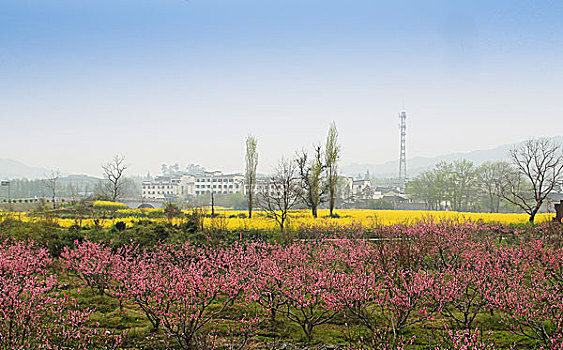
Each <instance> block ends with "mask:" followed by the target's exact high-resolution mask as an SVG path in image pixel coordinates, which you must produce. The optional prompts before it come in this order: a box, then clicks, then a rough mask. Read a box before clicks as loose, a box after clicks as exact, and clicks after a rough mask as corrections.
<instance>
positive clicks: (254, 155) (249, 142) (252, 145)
mask: <svg viewBox="0 0 563 350" xmlns="http://www.w3.org/2000/svg"><path fill="white" fill-rule="evenodd" d="M257 145H258V141H257V140H256V138H255V137H254V136H252V135H248V137H247V138H246V157H245V158H246V179H245V180H246V194H247V196H248V217H249V218H252V205H253V201H254V188H255V187H256V168H257V166H258V151H257Z"/></svg>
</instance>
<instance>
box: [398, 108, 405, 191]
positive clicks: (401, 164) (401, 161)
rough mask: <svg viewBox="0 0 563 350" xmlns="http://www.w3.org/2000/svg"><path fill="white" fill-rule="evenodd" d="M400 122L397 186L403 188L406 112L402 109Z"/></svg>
mask: <svg viewBox="0 0 563 350" xmlns="http://www.w3.org/2000/svg"><path fill="white" fill-rule="evenodd" d="M399 118H400V119H401V124H400V125H399V128H400V129H401V152H400V156H399V186H400V187H401V189H403V190H404V188H405V182H406V178H407V113H406V112H405V111H402V112H401V113H400V114H399Z"/></svg>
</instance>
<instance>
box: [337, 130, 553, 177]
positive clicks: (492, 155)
mask: <svg viewBox="0 0 563 350" xmlns="http://www.w3.org/2000/svg"><path fill="white" fill-rule="evenodd" d="M552 139H553V141H554V142H557V143H560V144H563V136H557V137H553V138H552ZM516 144H517V143H514V144H509V145H502V146H499V147H496V148H492V149H488V150H479V151H472V152H467V153H450V154H445V155H441V156H436V157H415V158H410V159H407V175H408V176H409V177H414V176H416V175H418V174H419V173H421V172H422V171H425V170H428V169H431V168H433V167H434V165H435V164H437V163H439V162H441V161H445V162H453V161H454V160H457V159H467V160H469V161H472V162H473V163H474V164H475V165H477V166H479V165H481V164H483V163H484V162H486V161H501V160H505V161H509V158H508V151H509V150H510V149H511V148H512V147H514V146H515V145H516ZM341 169H342V174H344V175H345V176H357V175H358V174H360V175H362V176H363V175H364V174H365V173H366V170H369V172H370V175H371V176H375V177H380V178H385V177H396V176H397V174H398V172H399V161H398V160H396V161H390V162H386V163H382V164H369V163H363V164H351V165H346V166H342V167H341Z"/></svg>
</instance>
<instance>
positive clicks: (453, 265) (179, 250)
mask: <svg viewBox="0 0 563 350" xmlns="http://www.w3.org/2000/svg"><path fill="white" fill-rule="evenodd" d="M537 231H538V232H540V231H541V232H550V235H549V236H539V235H538V234H536V235H530V234H526V235H523V234H521V233H520V232H518V230H514V229H510V230H509V229H507V228H506V227H502V226H490V225H485V224H473V223H463V224H459V223H458V224H447V223H421V224H418V225H414V226H389V227H386V228H383V229H382V231H381V234H380V236H379V238H378V239H376V240H365V239H361V238H360V237H348V238H342V237H335V238H333V239H328V238H326V237H327V234H326V233H325V234H324V237H325V238H323V239H318V240H313V239H307V240H305V239H304V240H296V241H293V242H290V243H266V242H240V243H236V244H233V245H230V246H219V247H217V246H205V245H203V246H195V245H193V244H188V243H185V244H175V245H161V246H158V247H154V248H150V249H149V248H144V249H141V248H139V247H137V246H135V245H134V244H131V245H126V246H123V247H120V248H117V249H115V248H114V249H112V248H109V247H107V246H105V245H103V244H99V243H93V242H89V241H84V242H77V243H76V245H75V247H73V248H71V249H65V251H64V252H63V253H62V254H61V257H60V258H59V260H60V261H59V262H58V263H57V264H56V265H60V266H61V268H62V269H63V271H65V272H66V273H67V274H69V275H70V276H73V278H74V280H75V281H76V283H80V284H83V286H82V287H81V288H89V289H91V290H92V291H95V293H98V294H100V295H106V296H108V297H111V298H115V299H116V300H118V302H119V305H120V308H121V309H122V310H124V311H127V310H128V309H133V308H134V309H135V310H141V311H142V313H143V315H144V317H145V318H146V320H147V321H148V322H149V323H150V324H151V326H152V329H153V331H154V332H155V334H163V335H165V336H166V337H167V338H168V339H169V340H170V342H171V343H170V344H171V346H176V347H180V348H186V349H187V348H194V347H198V346H200V345H201V344H205V343H209V341H210V339H211V338H213V337H215V338H214V339H216V338H217V337H222V338H228V339H229V341H230V343H229V344H231V345H230V346H232V347H235V346H236V347H242V346H244V344H246V343H247V341H249V340H250V341H255V340H254V339H257V337H256V336H257V335H260V334H264V332H265V329H267V328H268V327H270V326H273V325H276V324H279V323H280V322H286V323H292V324H295V325H298V327H299V328H300V329H301V332H302V335H303V339H304V340H305V341H306V342H308V343H310V342H315V341H316V339H317V338H318V336H319V334H320V331H319V329H320V328H321V327H322V326H323V325H326V324H330V323H335V322H344V324H345V326H346V327H347V329H349V331H348V332H347V334H346V337H345V338H346V344H347V345H346V346H347V347H349V348H389V347H395V348H401V347H404V346H406V347H409V346H417V345H421V344H425V345H432V346H435V347H442V348H459V349H462V348H464V349H467V348H492V347H493V346H494V344H491V343H493V342H494V341H493V340H490V339H486V336H485V337H483V333H487V334H488V331H492V332H493V334H492V335H491V334H489V336H491V337H492V338H494V332H497V331H510V332H511V333H512V334H513V335H514V339H516V340H517V341H519V342H524V343H526V344H531V345H532V346H536V347H545V348H561V346H562V344H563V328H562V326H563V248H561V246H560V245H559V239H558V238H559V236H558V235H560V229H558V228H553V227H552V228H548V227H547V226H545V228H539V229H538V230H537ZM536 233H537V232H536ZM53 263H54V261H53V259H52V258H51V257H49V256H48V254H47V252H46V250H45V249H42V248H40V247H37V246H36V245H34V244H32V243H17V242H8V241H6V242H5V243H4V245H3V247H2V248H1V249H0V273H1V275H0V298H2V299H1V300H0V307H1V310H0V312H1V313H2V318H1V321H0V322H1V323H0V347H1V348H18V347H19V348H22V349H23V348H30V347H39V346H38V344H40V345H41V346H43V347H46V348H57V347H64V346H67V347H69V346H70V347H73V348H80V347H82V348H89V347H96V348H101V347H110V346H119V342H120V341H121V340H122V339H123V338H124V337H126V335H115V334H114V333H115V332H114V331H113V330H112V331H109V330H105V329H102V328H97V327H92V325H91V322H90V323H89V322H88V318H89V316H90V315H91V314H92V312H94V311H95V310H94V308H86V307H84V305H79V304H78V301H77V300H75V299H73V298H71V297H70V296H69V293H68V292H67V291H66V290H65V289H64V287H65V286H62V285H61V283H60V281H58V280H57V274H56V273H54V272H53V271H54V270H53V267H52V265H53ZM78 281H79V282H78ZM233 309H236V310H243V311H242V312H238V313H233V312H232V310H233ZM484 317H489V318H492V319H494V320H495V322H497V323H498V325H496V326H494V327H488V328H487V327H485V328H484V327H483V323H482V322H481V321H480V320H482V319H483V318H484ZM218 320H221V321H222V322H223V325H226V326H224V327H223V328H222V330H221V332H222V333H221V334H218V333H214V332H216V327H215V325H216V324H217V322H218ZM225 327H226V329H225ZM417 327H418V329H422V328H424V329H429V328H434V329H441V330H443V332H442V333H443V334H444V337H443V339H442V340H441V341H440V342H439V343H438V342H437V343H436V344H429V341H428V340H423V339H419V338H417V337H416V335H413V334H415V333H416V332H413V330H414V329H416V328H417ZM496 345H497V347H498V346H499V344H496ZM505 345H506V344H503V345H502V346H505Z"/></svg>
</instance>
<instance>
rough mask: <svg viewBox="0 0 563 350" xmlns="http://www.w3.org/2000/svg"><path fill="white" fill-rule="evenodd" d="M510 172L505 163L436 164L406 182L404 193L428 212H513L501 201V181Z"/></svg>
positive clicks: (460, 162) (462, 160) (509, 204)
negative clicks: (420, 203) (421, 204)
mask: <svg viewBox="0 0 563 350" xmlns="http://www.w3.org/2000/svg"><path fill="white" fill-rule="evenodd" d="M510 169H511V165H510V164H509V163H507V162H485V163H483V164H482V165H481V166H475V164H473V162H471V161H468V160H465V159H460V160H456V161H453V162H451V163H448V162H440V163H438V164H436V165H435V166H434V168H433V169H431V170H427V171H424V172H422V173H421V174H419V175H418V176H417V177H415V178H414V179H412V180H411V181H409V182H408V184H407V188H406V191H407V193H408V194H409V195H410V196H411V198H412V199H414V200H418V201H423V202H424V203H425V205H426V208H427V209H431V210H455V211H473V212H491V213H498V212H505V211H514V210H516V209H517V208H516V207H515V206H514V205H513V204H511V203H510V202H509V201H508V200H506V199H505V198H504V197H503V183H502V181H503V178H505V177H506V175H507V173H508V171H509V170H510Z"/></svg>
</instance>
